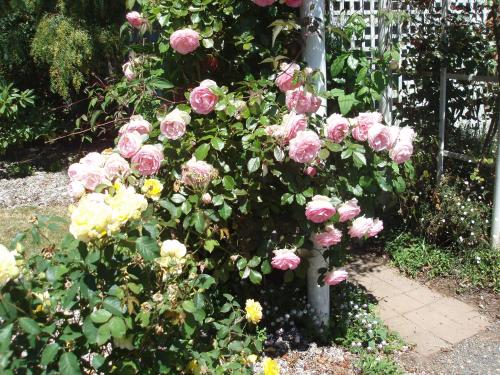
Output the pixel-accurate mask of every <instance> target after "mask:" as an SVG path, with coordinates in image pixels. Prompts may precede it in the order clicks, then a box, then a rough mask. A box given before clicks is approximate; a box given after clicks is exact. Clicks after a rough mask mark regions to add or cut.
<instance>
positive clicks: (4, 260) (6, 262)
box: [0, 245, 19, 288]
mask: <svg viewBox="0 0 500 375" xmlns="http://www.w3.org/2000/svg"><path fill="white" fill-rule="evenodd" d="M14 254H15V253H14V252H13V251H9V249H7V248H6V247H5V246H3V245H0V288H2V287H3V286H4V285H5V284H7V283H8V282H9V280H12V279H14V278H16V277H17V275H19V268H18V267H17V265H16V258H15V256H14Z"/></svg>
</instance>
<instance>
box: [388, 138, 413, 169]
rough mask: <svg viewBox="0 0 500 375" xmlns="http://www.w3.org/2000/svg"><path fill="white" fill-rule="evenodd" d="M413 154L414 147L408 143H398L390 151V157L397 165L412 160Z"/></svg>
mask: <svg viewBox="0 0 500 375" xmlns="http://www.w3.org/2000/svg"><path fill="white" fill-rule="evenodd" d="M412 154H413V145H412V144H411V143H406V142H397V143H396V144H395V145H394V147H393V148H392V149H391V150H390V151H389V157H390V158H391V159H392V160H394V161H395V162H396V163H397V164H401V163H404V162H405V161H408V160H410V158H411V155H412Z"/></svg>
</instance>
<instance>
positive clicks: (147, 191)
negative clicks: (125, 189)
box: [141, 178, 163, 201]
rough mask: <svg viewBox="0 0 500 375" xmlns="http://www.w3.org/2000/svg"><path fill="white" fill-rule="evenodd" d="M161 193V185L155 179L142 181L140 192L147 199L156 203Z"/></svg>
mask: <svg viewBox="0 0 500 375" xmlns="http://www.w3.org/2000/svg"><path fill="white" fill-rule="evenodd" d="M162 191H163V184H162V183H161V182H160V181H158V180H157V179H156V178H147V179H146V180H144V184H143V185H142V188H141V192H142V193H143V194H144V195H145V196H146V197H148V198H150V199H152V200H154V201H157V200H159V199H160V196H161V192H162Z"/></svg>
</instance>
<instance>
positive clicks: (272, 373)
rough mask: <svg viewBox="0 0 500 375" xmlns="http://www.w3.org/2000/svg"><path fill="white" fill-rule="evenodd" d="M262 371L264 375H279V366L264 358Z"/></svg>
mask: <svg viewBox="0 0 500 375" xmlns="http://www.w3.org/2000/svg"><path fill="white" fill-rule="evenodd" d="M262 369H263V371H264V375H280V371H281V368H280V365H279V364H278V362H276V361H275V360H274V359H272V358H269V357H265V358H264V361H262Z"/></svg>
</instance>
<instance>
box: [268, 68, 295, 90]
mask: <svg viewBox="0 0 500 375" xmlns="http://www.w3.org/2000/svg"><path fill="white" fill-rule="evenodd" d="M298 71H300V66H298V65H297V64H287V63H283V64H281V72H279V73H278V77H277V78H276V80H275V81H274V82H275V83H276V86H278V88H279V89H280V91H282V92H287V91H289V90H294V89H296V88H297V87H299V86H300V85H301V82H299V81H297V82H296V83H293V78H294V75H295V72H298Z"/></svg>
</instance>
